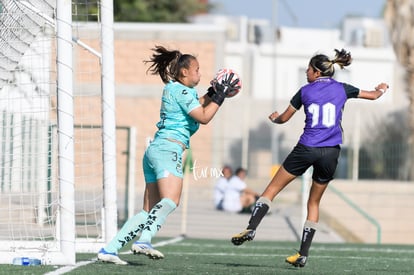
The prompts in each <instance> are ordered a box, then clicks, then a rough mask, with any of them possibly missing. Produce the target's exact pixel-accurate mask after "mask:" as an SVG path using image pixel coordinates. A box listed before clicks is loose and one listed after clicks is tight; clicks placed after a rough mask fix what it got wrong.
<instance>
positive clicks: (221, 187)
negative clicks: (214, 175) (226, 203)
mask: <svg viewBox="0 0 414 275" xmlns="http://www.w3.org/2000/svg"><path fill="white" fill-rule="evenodd" d="M232 176H233V169H231V167H230V166H229V165H224V167H223V169H222V176H221V177H220V178H219V179H218V180H217V182H216V184H215V186H214V206H215V207H216V209H217V210H223V198H224V192H226V188H227V186H228V184H229V180H230V178H231V177H232Z"/></svg>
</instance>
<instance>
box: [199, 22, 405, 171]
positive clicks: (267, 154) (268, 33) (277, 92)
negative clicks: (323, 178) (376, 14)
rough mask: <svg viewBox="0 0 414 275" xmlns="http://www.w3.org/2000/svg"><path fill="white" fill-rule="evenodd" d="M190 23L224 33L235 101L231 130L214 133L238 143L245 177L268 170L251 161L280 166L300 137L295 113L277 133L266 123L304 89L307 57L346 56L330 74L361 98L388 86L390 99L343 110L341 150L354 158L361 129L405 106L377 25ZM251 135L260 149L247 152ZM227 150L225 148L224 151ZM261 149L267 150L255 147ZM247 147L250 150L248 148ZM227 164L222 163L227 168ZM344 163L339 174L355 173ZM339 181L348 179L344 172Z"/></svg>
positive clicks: (364, 132) (299, 116) (385, 37)
mask: <svg viewBox="0 0 414 275" xmlns="http://www.w3.org/2000/svg"><path fill="white" fill-rule="evenodd" d="M195 22H202V23H207V22H210V23H214V24H218V25H220V26H226V27H227V40H226V43H225V47H226V49H225V53H224V60H225V61H224V66H226V67H231V68H233V69H235V70H236V71H238V72H240V74H241V76H242V79H243V90H242V96H237V97H235V98H233V99H231V100H232V101H235V102H233V103H232V104H234V105H237V108H234V105H232V106H231V107H228V106H226V108H228V109H230V110H228V111H227V112H229V113H228V114H227V115H228V117H235V118H237V119H235V120H237V123H234V124H233V125H234V127H232V128H229V127H221V126H220V125H219V126H218V127H219V128H220V129H222V130H221V131H224V132H225V133H222V134H223V136H232V137H233V138H234V139H240V138H241V140H242V142H241V147H242V153H241V164H242V165H243V166H245V167H250V171H251V172H252V173H253V174H260V173H261V172H260V171H261V170H263V169H265V170H266V169H269V167H266V168H263V167H255V163H256V162H258V161H257V160H258V159H260V160H261V163H263V160H264V159H268V162H269V163H272V164H277V163H280V161H283V159H284V157H285V156H286V154H287V153H288V151H290V150H291V148H292V146H293V145H294V144H296V142H297V140H298V138H299V136H300V134H301V133H302V129H303V121H304V115H303V110H300V111H299V112H298V114H296V115H295V116H294V117H293V118H292V119H291V121H289V122H288V123H287V124H285V125H273V124H271V123H270V122H269V121H268V119H267V116H268V115H269V114H270V113H271V112H273V111H275V110H277V111H279V112H282V111H284V110H285V108H286V107H287V106H288V104H289V101H290V99H291V97H292V96H293V95H294V94H295V93H296V92H297V91H298V89H299V88H300V87H301V86H303V85H305V84H306V75H305V71H306V68H307V66H308V62H309V59H310V58H311V57H312V56H313V55H314V54H317V53H324V54H326V55H328V56H330V57H332V58H333V57H334V55H335V52H334V49H342V48H344V49H346V50H347V51H350V52H351V54H352V57H353V63H352V64H351V65H350V66H349V67H347V68H345V69H344V70H340V68H339V67H337V68H336V69H337V70H336V75H335V78H336V79H338V80H339V81H343V82H347V83H349V84H352V85H354V86H356V87H358V88H360V89H364V90H373V89H374V87H375V86H376V85H377V84H378V83H381V82H386V83H388V84H389V86H390V91H389V92H388V93H387V94H386V95H385V96H383V97H382V98H380V99H379V100H377V101H376V102H370V101H366V100H356V99H355V100H350V102H349V103H347V105H346V107H345V112H344V117H343V125H342V126H343V128H344V138H345V139H344V145H343V147H345V148H348V149H351V148H352V150H358V148H359V145H360V143H361V142H363V140H364V139H366V138H367V137H368V136H369V135H370V132H369V130H367V129H370V127H372V126H373V125H374V124H375V123H378V121H380V120H381V118H382V117H385V116H386V115H387V114H388V113H389V112H392V111H395V110H397V109H400V108H401V106H402V105H405V104H406V103H405V102H406V93H405V92H404V91H403V89H402V88H401V87H402V86H401V83H402V81H401V71H402V70H401V69H400V68H399V66H398V63H397V61H396V58H395V55H394V52H393V49H392V47H391V45H390V42H389V40H388V30H387V28H386V26H385V24H384V22H383V20H380V19H370V18H346V19H345V20H344V23H343V27H342V29H341V30H339V29H331V30H326V29H299V28H291V27H283V26H281V27H279V28H278V30H277V32H273V30H272V27H271V26H270V22H267V21H263V20H248V19H247V18H246V17H236V18H234V17H217V16H214V17H213V16H207V17H204V16H203V17H198V18H196V19H195ZM275 36H276V38H275ZM275 41H276V43H275ZM240 105H241V108H240ZM227 121H228V120H227ZM218 123H220V122H218ZM226 125H228V123H227V124H226ZM252 131H256V132H257V133H256V135H258V136H261V137H262V138H263V140H262V139H261V140H258V141H257V142H259V143H261V145H257V146H254V142H255V140H254V138H253V140H252ZM266 131H267V132H266ZM269 131H270V132H271V133H272V134H271V135H270V136H271V141H269V140H267V137H269V135H268V134H267V133H268V132H269ZM260 132H263V135H260ZM256 135H255V136H256ZM249 139H250V142H248V140H249ZM231 142H233V141H230V140H229V144H230V143H231ZM269 142H270V144H271V145H270V147H271V150H269V148H268V147H269V146H265V145H263V143H265V144H269ZM252 144H253V147H256V149H254V148H251V147H252ZM260 148H263V149H260ZM272 152H273V157H272ZM231 157H232V156H230V155H229V156H228V158H229V161H230V158H231ZM346 162H347V163H348V164H345V166H348V167H345V168H344V169H346V170H348V171H350V170H351V169H352V168H351V167H349V166H351V165H352V166H353V165H358V163H357V160H354V161H350V160H346ZM355 162H356V163H355ZM350 163H353V164H350ZM262 166H263V165H262ZM251 167H255V168H253V169H252V168H251ZM344 173H345V171H344ZM346 173H347V176H350V175H349V172H346Z"/></svg>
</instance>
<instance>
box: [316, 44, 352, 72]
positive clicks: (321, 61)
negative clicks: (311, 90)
mask: <svg viewBox="0 0 414 275" xmlns="http://www.w3.org/2000/svg"><path fill="white" fill-rule="evenodd" d="M351 62H352V57H351V53H350V52H347V51H345V50H344V49H342V50H340V51H339V50H337V49H335V58H334V59H332V60H330V59H329V57H327V56H326V55H324V54H317V55H315V56H313V57H312V58H311V60H310V61H309V65H310V66H312V68H313V69H314V70H317V71H319V72H321V75H322V76H333V75H334V74H335V66H334V64H338V65H339V67H340V68H341V69H343V68H344V67H345V66H349V65H350V64H351Z"/></svg>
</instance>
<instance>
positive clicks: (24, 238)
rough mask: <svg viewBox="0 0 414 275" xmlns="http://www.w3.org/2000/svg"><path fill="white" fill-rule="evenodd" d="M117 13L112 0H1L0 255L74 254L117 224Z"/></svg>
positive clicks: (62, 260) (70, 257) (5, 259)
mask: <svg viewBox="0 0 414 275" xmlns="http://www.w3.org/2000/svg"><path fill="white" fill-rule="evenodd" d="M101 2H102V3H101ZM107 3H109V4H108V5H107V6H105V4H107ZM104 18H108V19H104ZM102 20H108V22H107V24H105V26H107V28H109V30H106V33H105V31H103V30H102V25H103V24H102ZM112 20H113V17H112V1H107V0H104V1H98V0H95V1H87V0H83V1H82V0H75V1H72V3H71V1H55V0H31V1H20V0H0V118H1V119H0V121H1V126H0V263H5V264H10V263H12V259H13V258H14V257H36V258H39V259H41V260H42V261H43V263H44V264H62V265H65V264H74V263H75V252H76V251H89V252H96V251H97V250H98V249H99V248H100V247H101V246H102V245H103V243H104V242H107V241H108V240H109V239H110V238H111V237H112V236H113V235H114V234H115V232H116V229H117V215H116V213H117V209H116V207H117V206H116V187H115V186H116V168H117V167H116V154H117V153H116V149H115V148H116V146H115V143H116V139H115V136H116V135H115V119H114V107H113V105H114V104H113V101H114V100H113V96H114V95H113V90H112V87H113V85H114V84H113V60H112V64H111V51H112V50H113V49H112V45H111V44H112V42H113V41H112V40H111V39H113V37H112V36H111V29H110V28H111V26H112V25H111V23H112ZM105 36H106V37H105ZM103 37H104V38H105V39H103ZM104 40H105V43H102V41H104ZM105 56H109V58H107V59H105ZM108 60H109V61H108ZM111 67H112V68H111ZM103 71H104V72H105V73H102V72H103Z"/></svg>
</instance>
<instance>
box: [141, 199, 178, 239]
mask: <svg viewBox="0 0 414 275" xmlns="http://www.w3.org/2000/svg"><path fill="white" fill-rule="evenodd" d="M175 208H177V205H176V204H175V203H174V202H173V201H172V200H170V199H168V198H163V199H162V200H161V201H160V202H159V203H157V204H156V205H154V207H153V208H152V209H151V210H150V212H149V214H148V218H147V222H146V223H145V225H144V229H143V230H142V233H141V237H140V238H139V241H140V242H148V243H151V239H152V237H154V236H155V234H156V233H157V232H158V230H160V228H161V226H162V225H163V224H164V222H165V220H166V218H167V216H168V215H169V214H170V213H171V212H172V211H174V209H175Z"/></svg>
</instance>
